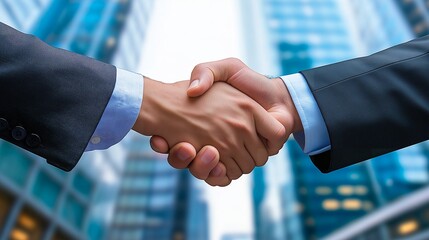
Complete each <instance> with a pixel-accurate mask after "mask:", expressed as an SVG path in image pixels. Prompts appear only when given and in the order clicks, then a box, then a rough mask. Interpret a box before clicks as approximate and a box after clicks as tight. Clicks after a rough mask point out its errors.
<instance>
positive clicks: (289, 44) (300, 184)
mask: <svg viewBox="0 0 429 240" xmlns="http://www.w3.org/2000/svg"><path fill="white" fill-rule="evenodd" d="M253 2H256V1H253ZM258 2H259V5H258V6H259V7H260V8H258V9H259V11H262V12H263V14H264V16H265V17H264V19H262V20H260V19H259V21H261V22H262V23H263V24H264V25H265V27H266V28H267V34H268V35H269V39H268V41H267V42H266V45H269V47H268V48H269V49H272V50H273V51H274V52H275V53H276V54H274V56H275V58H276V61H277V63H276V64H278V65H279V68H280V70H281V71H280V72H279V73H275V74H278V75H285V74H291V73H296V72H298V71H300V70H304V69H308V68H313V67H317V66H321V65H326V64H329V63H333V62H338V61H341V60H345V59H349V58H353V57H356V56H360V55H367V54H370V53H374V52H376V51H379V50H382V49H384V48H387V47H390V46H392V45H395V44H399V43H402V42H405V41H408V40H410V39H411V38H412V37H413V29H410V28H409V25H408V22H407V19H406V18H404V17H403V14H402V11H401V9H400V8H398V6H397V5H396V3H395V1H383V2H377V1H338V0H324V1H307V0H288V1H280V0H258ZM398 2H399V1H398ZM402 2H404V3H405V2H407V3H410V2H414V1H402ZM415 2H423V1H415ZM243 4H245V3H243ZM420 6H421V5H420ZM244 22H246V24H249V23H250V24H254V23H253V22H252V20H250V19H246V21H244ZM259 24H261V23H259ZM256 25H258V24H256ZM263 48H265V47H263ZM255 52H258V51H257V50H255ZM270 55H271V54H270ZM260 57H264V56H253V58H260ZM250 62H252V61H250ZM273 69H274V68H273ZM285 149H286V150H285V152H286V154H285V156H282V158H283V160H284V161H285V162H287V163H288V164H286V165H287V166H286V169H285V171H284V174H286V175H288V174H290V178H289V179H288V180H286V181H285V183H284V184H283V185H280V186H274V188H280V190H278V191H279V192H280V194H279V195H280V197H279V198H280V207H279V208H278V209H275V210H277V211H281V218H280V220H279V219H275V218H273V217H272V216H270V215H272V212H271V213H270V212H269V211H266V206H264V202H266V201H267V199H268V198H270V197H271V196H270V194H269V193H268V192H269V190H268V189H270V188H273V186H271V183H268V182H267V176H268V175H269V174H270V173H269V172H268V171H267V168H263V169H257V170H256V171H255V173H254V174H253V179H254V183H253V203H254V216H255V220H254V223H255V224H254V226H255V238H256V239H319V238H321V237H324V236H327V235H329V234H330V233H332V232H334V231H336V230H338V229H341V227H344V226H346V225H349V224H352V223H353V222H354V221H356V220H358V219H360V218H362V217H364V216H366V215H369V216H371V214H372V213H373V212H374V211H375V210H376V209H378V208H384V207H385V206H389V205H390V204H391V203H393V202H395V201H396V200H398V199H400V198H401V197H403V196H405V195H408V194H411V193H412V192H414V191H416V190H418V189H420V188H422V187H424V186H426V185H427V183H428V179H429V177H428V160H429V159H428V157H427V156H428V155H427V151H428V150H427V143H423V144H418V145H415V146H411V147H409V148H406V149H402V150H400V151H397V152H393V153H390V154H386V155H384V156H380V157H378V158H375V159H373V160H370V161H366V162H364V163H360V164H357V165H354V166H350V167H347V168H345V169H341V170H338V171H335V172H332V173H329V174H321V173H320V172H319V171H318V170H317V169H316V167H315V166H314V165H313V164H312V163H311V161H310V159H309V158H308V157H307V156H306V155H304V154H303V153H302V150H301V148H300V147H299V146H298V144H297V143H296V142H295V141H294V140H289V141H288V142H287V144H286V145H285ZM279 221H282V223H281V224H282V227H281V229H280V230H279V228H278V224H279ZM424 221H425V220H422V219H421V217H413V214H411V213H407V214H405V213H404V216H400V215H398V216H395V220H394V221H393V220H391V221H390V220H389V221H380V222H379V224H378V225H374V226H372V228H371V229H369V232H368V233H369V234H368V235H365V237H364V238H362V239H372V238H370V237H371V236H372V237H376V238H377V239H390V237H397V238H399V237H401V236H407V234H414V233H415V232H418V230H419V228H422V227H423V226H420V225H419V224H422V222H424ZM414 223H417V225H418V226H417V227H416V226H415V225H413V226H412V227H413V228H412V230H409V229H405V230H404V229H403V228H404V226H405V228H406V227H407V226H409V225H410V224H414ZM410 229H411V228H410ZM357 236H358V237H357V239H360V238H359V235H357ZM360 237H363V236H360Z"/></svg>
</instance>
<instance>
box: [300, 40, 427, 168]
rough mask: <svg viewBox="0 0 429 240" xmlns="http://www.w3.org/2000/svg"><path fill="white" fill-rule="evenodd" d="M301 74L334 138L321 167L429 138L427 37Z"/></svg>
mask: <svg viewBox="0 0 429 240" xmlns="http://www.w3.org/2000/svg"><path fill="white" fill-rule="evenodd" d="M302 74H303V75H304V76H305V78H306V80H307V83H308V84H309V86H310V89H311V91H312V93H313V95H314V97H315V99H316V102H317V104H318V106H319V108H320V110H321V113H322V116H323V118H324V120H325V123H326V126H327V129H328V133H329V138H330V140H331V150H330V151H327V152H324V153H322V154H318V155H315V156H312V157H311V158H312V160H313V163H314V164H315V165H316V166H317V167H318V168H319V169H320V170H321V171H322V172H330V171H332V170H335V169H339V168H342V167H346V166H349V165H351V164H355V163H358V162H360V161H363V160H366V159H369V158H373V157H376V156H379V155H382V154H385V153H388V152H391V151H394V150H397V149H400V148H404V147H407V146H410V145H413V144H416V143H419V142H422V141H425V140H428V139H429V36H427V37H423V38H419V39H416V40H413V41H410V42H408V43H404V44H401V45H398V46H395V47H393V48H390V49H387V50H384V51H382V52H379V53H376V54H373V55H370V56H368V57H364V58H358V59H353V60H349V61H345V62H340V63H337V64H332V65H328V66H324V67H320V68H315V69H310V70H307V71H303V72H302Z"/></svg>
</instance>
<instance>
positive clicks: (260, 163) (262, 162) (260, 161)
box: [256, 156, 268, 167]
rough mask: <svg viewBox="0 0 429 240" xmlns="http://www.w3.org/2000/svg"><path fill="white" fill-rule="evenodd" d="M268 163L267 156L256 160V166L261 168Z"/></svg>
mask: <svg viewBox="0 0 429 240" xmlns="http://www.w3.org/2000/svg"><path fill="white" fill-rule="evenodd" d="M267 161H268V156H264V157H260V158H259V159H257V160H256V166H258V167H261V166H264V165H265V164H266V163H267Z"/></svg>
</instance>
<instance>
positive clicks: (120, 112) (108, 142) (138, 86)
mask: <svg viewBox="0 0 429 240" xmlns="http://www.w3.org/2000/svg"><path fill="white" fill-rule="evenodd" d="M143 79H144V78H143V76H142V75H140V74H136V73H133V72H129V71H125V70H122V69H119V68H117V71H116V84H115V88H114V90H113V93H112V96H111V97H110V100H109V103H108V104H107V106H106V109H105V110H104V113H103V116H102V117H101V119H100V122H99V123H98V126H97V128H96V129H95V132H94V134H93V135H92V137H91V140H90V141H89V143H88V146H87V147H86V150H85V151H92V150H101V149H107V148H109V147H111V146H113V145H115V144H117V143H118V142H120V141H121V140H122V139H123V138H124V137H125V136H126V135H127V134H128V132H129V131H130V130H131V128H132V127H133V126H134V123H135V122H136V120H137V117H138V114H139V112H140V107H141V104H142V99H143V86H144V84H143Z"/></svg>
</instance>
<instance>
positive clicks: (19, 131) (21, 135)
mask: <svg viewBox="0 0 429 240" xmlns="http://www.w3.org/2000/svg"><path fill="white" fill-rule="evenodd" d="M26 137H27V131H26V130H25V128H23V127H21V126H17V127H15V128H14V129H12V138H13V139H15V140H16V141H21V140H24V139H25V138H26Z"/></svg>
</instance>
